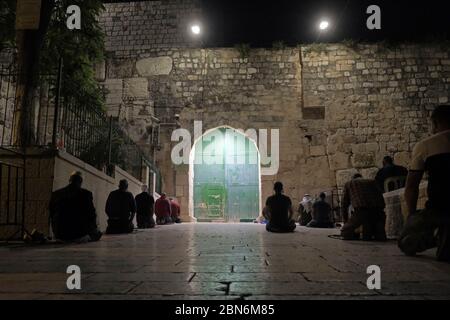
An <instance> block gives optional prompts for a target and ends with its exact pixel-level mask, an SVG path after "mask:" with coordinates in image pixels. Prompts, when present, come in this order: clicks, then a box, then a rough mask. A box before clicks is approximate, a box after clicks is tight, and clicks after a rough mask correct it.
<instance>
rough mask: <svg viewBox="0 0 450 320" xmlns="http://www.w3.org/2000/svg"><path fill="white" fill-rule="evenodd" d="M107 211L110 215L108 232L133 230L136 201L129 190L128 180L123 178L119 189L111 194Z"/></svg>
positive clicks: (117, 232) (116, 232)
mask: <svg viewBox="0 0 450 320" xmlns="http://www.w3.org/2000/svg"><path fill="white" fill-rule="evenodd" d="M105 211H106V214H107V215H108V228H107V229H106V233H107V234H125V233H131V232H133V230H134V224H133V220H134V216H135V214H136V202H135V201H134V197H133V194H132V193H131V192H128V181H127V180H121V181H120V183H119V189H118V190H116V191H113V192H111V193H110V194H109V197H108V200H107V201H106V208H105Z"/></svg>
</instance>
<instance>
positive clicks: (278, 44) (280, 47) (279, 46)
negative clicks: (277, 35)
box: [272, 41, 286, 51]
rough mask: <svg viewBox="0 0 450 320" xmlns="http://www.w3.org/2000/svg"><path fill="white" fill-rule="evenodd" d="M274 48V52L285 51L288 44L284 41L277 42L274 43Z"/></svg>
mask: <svg viewBox="0 0 450 320" xmlns="http://www.w3.org/2000/svg"><path fill="white" fill-rule="evenodd" d="M272 48H273V49H274V50H278V51H280V50H284V49H286V44H285V43H284V42H283V41H275V42H274V43H272Z"/></svg>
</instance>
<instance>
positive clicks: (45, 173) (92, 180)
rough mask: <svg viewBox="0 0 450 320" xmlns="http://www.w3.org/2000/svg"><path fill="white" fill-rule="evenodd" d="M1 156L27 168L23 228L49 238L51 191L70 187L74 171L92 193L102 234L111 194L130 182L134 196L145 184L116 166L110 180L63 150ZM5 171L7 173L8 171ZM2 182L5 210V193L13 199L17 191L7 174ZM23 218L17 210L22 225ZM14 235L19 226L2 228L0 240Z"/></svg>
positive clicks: (28, 151)
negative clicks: (107, 202)
mask: <svg viewBox="0 0 450 320" xmlns="http://www.w3.org/2000/svg"><path fill="white" fill-rule="evenodd" d="M0 151H1V150H0ZM0 156H3V158H2V160H3V161H6V163H9V164H13V165H17V166H21V167H22V166H24V167H25V193H24V196H25V204H24V222H25V223H24V227H25V230H26V231H28V232H32V231H33V230H34V229H36V230H38V231H39V232H42V233H44V234H45V235H50V233H51V230H50V224H49V222H50V221H49V210H48V207H49V203H50V198H51V195H52V192H53V191H55V190H57V189H60V188H63V187H65V186H67V184H68V182H69V177H70V174H71V173H72V172H74V171H80V172H81V173H82V174H83V187H84V188H86V189H88V190H90V191H91V192H92V193H93V197H94V206H95V208H96V210H97V218H98V224H99V227H100V229H101V230H102V231H105V230H106V226H107V216H106V213H105V204H106V200H107V198H108V195H109V193H110V192H111V191H113V190H116V189H117V188H118V185H119V181H120V180H122V179H127V180H128V184H129V191H130V192H131V193H133V194H134V195H137V194H138V193H140V192H141V186H142V183H141V182H140V181H138V180H137V179H135V178H133V177H132V176H131V175H129V174H128V173H126V172H125V171H123V170H122V169H120V168H118V167H115V170H114V172H115V175H114V177H110V176H108V175H106V174H105V173H103V172H101V171H99V170H97V169H96V168H94V167H92V166H90V165H88V164H86V163H84V162H82V161H81V160H79V159H77V158H75V157H73V156H71V155H69V154H67V153H65V152H61V151H60V152H57V153H56V154H55V152H54V151H51V150H48V151H42V150H38V149H34V148H30V149H29V150H27V157H26V159H25V161H24V158H23V157H18V156H17V155H10V154H9V155H8V156H5V153H4V152H1V153H0ZM2 169H3V171H4V169H5V168H4V167H3V168H2ZM13 173H14V172H13ZM13 178H15V176H14V175H12V176H11V179H13ZM0 183H1V184H2V186H1V187H0V190H1V191H2V202H1V203H0V205H1V208H4V206H5V205H6V202H5V199H4V194H5V193H7V192H9V193H10V195H11V196H12V198H14V192H15V188H8V180H7V178H6V174H5V172H3V175H2V179H1V181H0ZM19 185H20V184H19ZM8 190H9V191H8ZM18 190H22V189H18ZM0 213H3V212H0ZM21 215H22V213H21V212H20V211H18V221H19V222H21V221H22V216H21ZM4 219H5V216H4V215H3V214H0V220H1V221H0V222H2V223H5V221H4ZM10 222H11V221H10ZM14 234H15V235H16V236H20V227H18V226H0V239H8V238H10V237H11V236H12V235H14Z"/></svg>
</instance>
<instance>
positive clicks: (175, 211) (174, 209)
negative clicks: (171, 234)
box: [169, 198, 181, 223]
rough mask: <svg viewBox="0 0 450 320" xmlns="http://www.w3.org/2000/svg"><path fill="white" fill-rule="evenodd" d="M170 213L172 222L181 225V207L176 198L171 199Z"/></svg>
mask: <svg viewBox="0 0 450 320" xmlns="http://www.w3.org/2000/svg"><path fill="white" fill-rule="evenodd" d="M169 200H170V211H171V217H172V221H173V222H175V223H181V219H180V215H181V207H180V205H179V204H178V202H177V201H176V200H175V199H174V198H170V199H169Z"/></svg>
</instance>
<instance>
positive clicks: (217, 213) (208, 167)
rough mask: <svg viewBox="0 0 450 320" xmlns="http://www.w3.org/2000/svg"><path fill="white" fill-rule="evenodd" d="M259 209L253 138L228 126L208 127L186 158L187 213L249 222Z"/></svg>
mask: <svg viewBox="0 0 450 320" xmlns="http://www.w3.org/2000/svg"><path fill="white" fill-rule="evenodd" d="M260 212H261V169H260V154H259V150H258V147H257V144H256V142H255V141H254V140H253V139H252V138H250V137H248V136H246V135H245V134H244V133H243V132H241V131H238V130H236V129H233V128H231V127H227V126H222V127H218V128H215V129H211V130H209V131H207V132H206V133H205V134H204V135H203V136H202V137H200V138H199V139H197V141H195V143H194V146H193V148H192V151H191V154H190V158H189V215H190V216H191V217H192V218H193V219H194V221H199V222H209V221H216V222H217V221H219V222H251V221H253V220H254V219H256V218H257V217H258V216H259V215H260Z"/></svg>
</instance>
